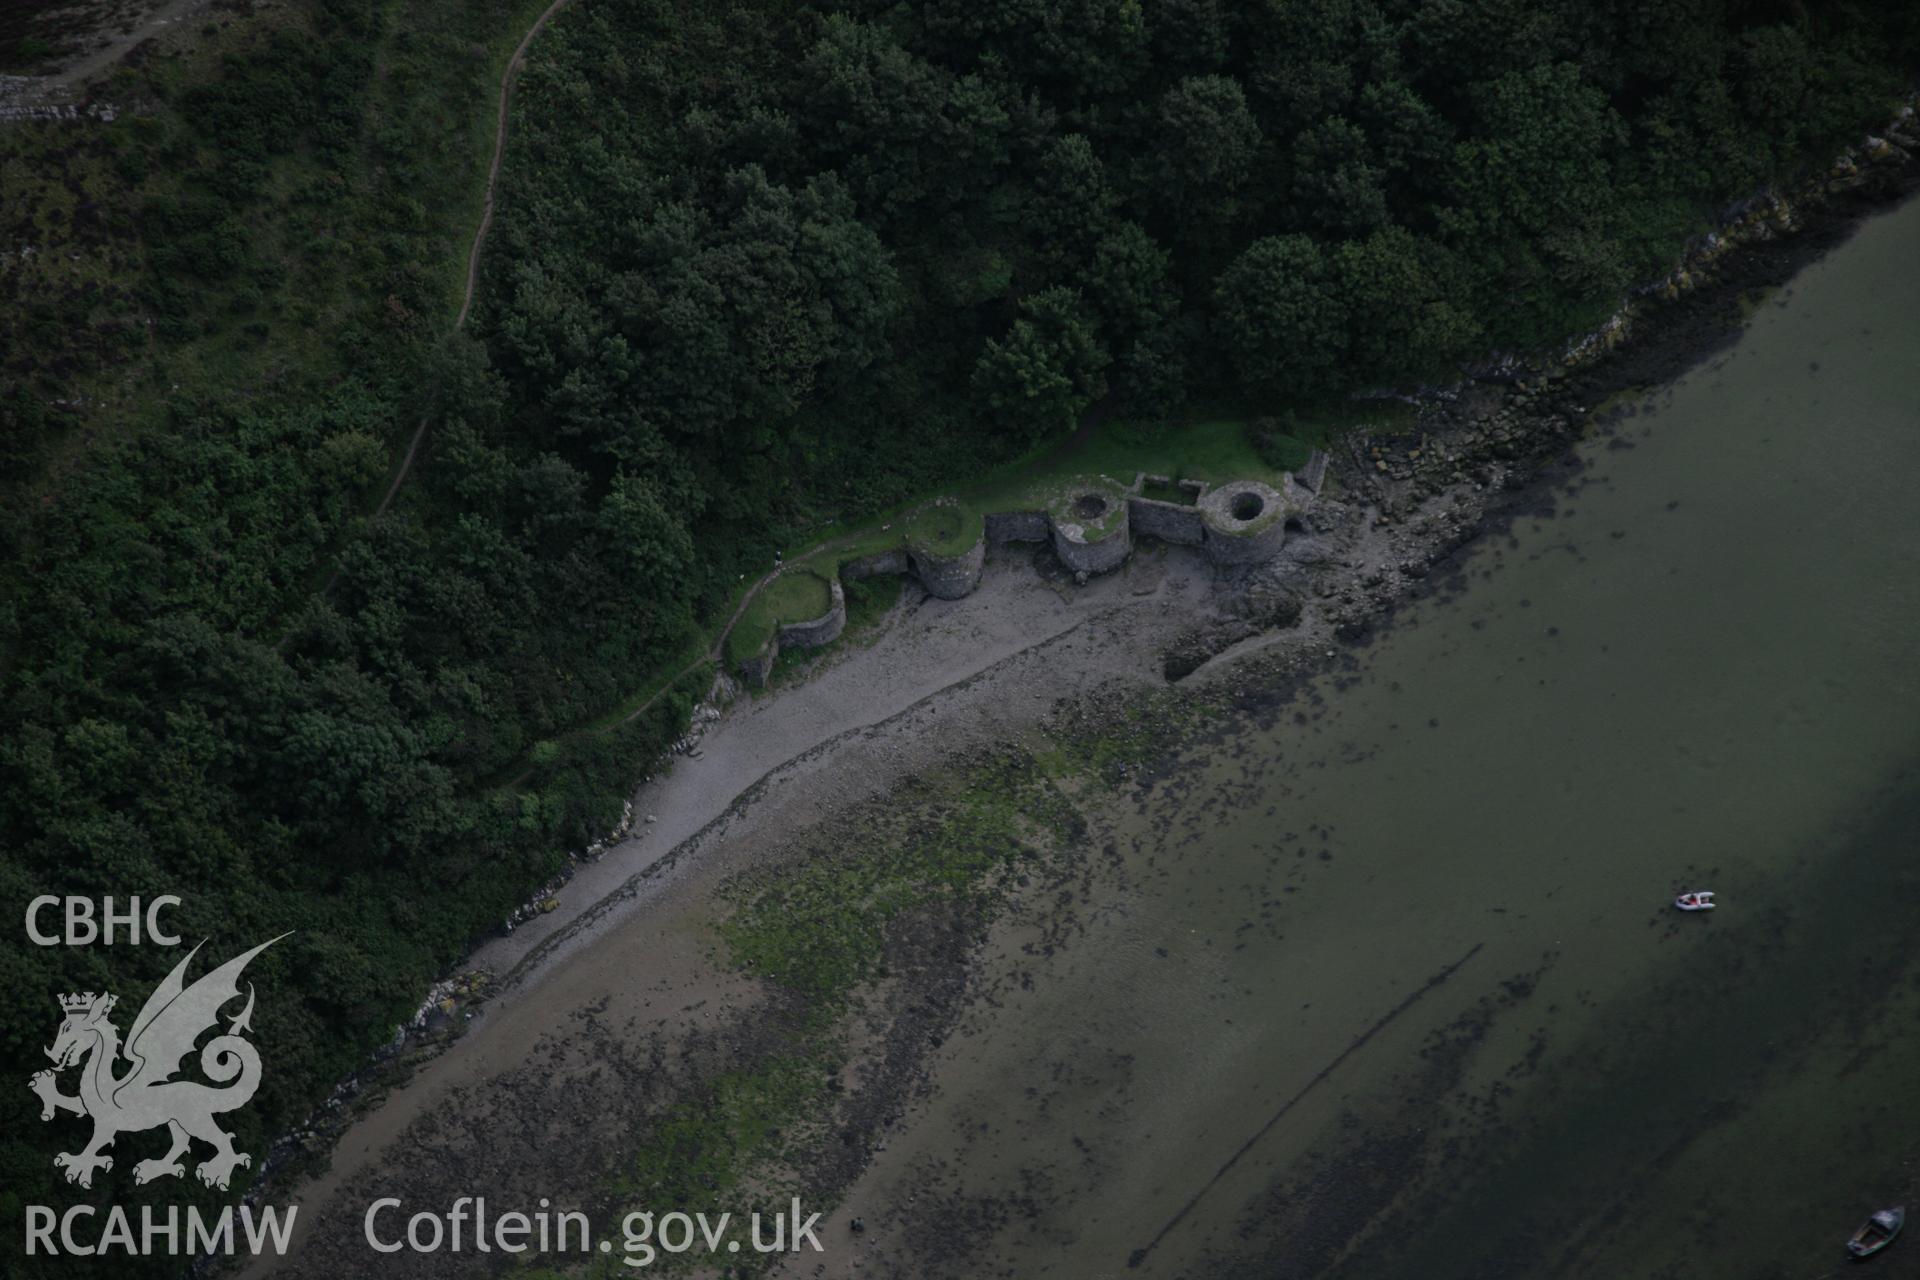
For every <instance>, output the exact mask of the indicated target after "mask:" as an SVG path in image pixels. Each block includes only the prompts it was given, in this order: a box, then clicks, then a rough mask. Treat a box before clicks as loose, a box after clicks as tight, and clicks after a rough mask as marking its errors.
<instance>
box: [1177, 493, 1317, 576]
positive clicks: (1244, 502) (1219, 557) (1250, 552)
mask: <svg viewBox="0 0 1920 1280" xmlns="http://www.w3.org/2000/svg"><path fill="white" fill-rule="evenodd" d="M1197 505H1198V507H1199V510H1200V519H1201V522H1202V523H1204V524H1205V525H1206V529H1207V540H1206V550H1207V559H1209V560H1211V561H1213V562H1214V563H1215V564H1259V563H1260V562H1262V561H1265V560H1271V559H1272V558H1273V557H1274V556H1275V555H1276V554H1278V553H1279V551H1280V544H1281V543H1282V542H1283V541H1285V539H1286V536H1287V517H1288V516H1289V515H1291V514H1292V513H1293V509H1292V507H1290V506H1289V504H1288V503H1287V500H1286V499H1285V498H1283V497H1282V496H1281V495H1280V492H1279V491H1278V490H1277V489H1274V488H1273V487H1272V486H1270V485H1264V484H1261V483H1260V482H1259V481H1258V480H1235V481H1233V482H1232V483H1230V484H1223V485H1221V486H1220V487H1219V488H1218V489H1212V490H1209V491H1208V492H1206V493H1204V494H1201V495H1200V501H1199V503H1198V504H1197Z"/></svg>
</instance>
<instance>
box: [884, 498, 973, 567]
mask: <svg viewBox="0 0 1920 1280" xmlns="http://www.w3.org/2000/svg"><path fill="white" fill-rule="evenodd" d="M980 514H981V513H980V512H979V511H977V510H973V509H970V508H967V507H963V506H961V505H960V504H959V503H958V502H955V501H953V500H951V499H947V498H940V499H936V500H935V501H933V502H929V503H927V504H926V505H925V506H922V507H921V508H919V509H918V510H916V511H914V512H912V513H910V514H909V515H908V516H907V517H906V519H904V520H903V521H901V525H902V527H903V529H904V532H905V536H906V540H907V542H908V544H909V545H912V546H916V547H924V548H925V549H926V550H928V551H930V552H932V553H933V554H935V555H940V556H957V555H964V554H966V552H968V551H969V550H971V549H972V547H973V544H974V543H976V542H978V541H979V540H980V537H981V533H982V525H981V521H980Z"/></svg>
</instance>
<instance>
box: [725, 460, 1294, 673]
mask: <svg viewBox="0 0 1920 1280" xmlns="http://www.w3.org/2000/svg"><path fill="white" fill-rule="evenodd" d="M1143 478H1144V479H1146V480H1153V481H1156V482H1158V483H1162V484H1165V483H1166V481H1165V480H1164V478H1162V477H1158V476H1148V477H1143ZM1179 483H1180V487H1181V488H1183V489H1185V490H1186V491H1187V492H1189V493H1192V494H1194V495H1195V496H1196V498H1197V499H1198V500H1197V501H1196V503H1195V504H1194V505H1193V506H1186V505H1183V504H1181V503H1177V502H1162V501H1160V500H1159V499H1157V498H1144V497H1141V496H1140V495H1139V492H1138V491H1139V489H1140V487H1141V482H1140V481H1138V480H1136V481H1135V483H1134V488H1133V491H1132V492H1130V493H1110V494H1108V495H1107V496H1108V498H1109V500H1110V501H1112V502H1116V503H1118V504H1119V506H1120V509H1119V510H1118V511H1117V512H1113V513H1111V514H1110V515H1109V516H1108V517H1107V519H1109V520H1110V524H1109V527H1107V528H1106V529H1104V530H1102V531H1100V532H1099V533H1097V534H1095V535H1094V536H1092V537H1089V536H1088V535H1087V532H1086V528H1085V526H1084V525H1082V524H1080V523H1078V522H1076V521H1075V520H1073V519H1072V517H1071V515H1070V514H1067V513H1066V512H1065V511H1064V509H1063V511H1062V512H1053V513H1049V512H1045V511H997V512H993V513H991V514H989V515H987V516H986V518H985V520H984V522H983V528H982V531H981V536H980V537H979V538H978V539H977V540H975V542H974V544H973V546H971V547H969V548H968V549H967V550H965V551H963V552H961V553H960V554H959V555H956V556H946V555H941V554H939V553H938V552H934V551H929V550H927V549H926V548H924V547H911V548H898V547H896V548H894V549H892V550H889V551H880V552H875V553H874V554H872V555H866V556H860V557H858V558H856V559H853V560H848V561H847V562H846V563H844V564H842V565H841V566H840V574H839V578H837V579H834V580H831V581H830V582H829V584H828V586H829V589H830V590H831V591H832V604H831V606H830V607H829V608H828V609H827V611H826V612H825V613H823V614H821V615H820V616H819V617H817V618H811V619H809V620H807V621H805V622H794V623H789V624H788V625H786V626H783V627H781V628H779V630H778V631H776V632H775V634H774V636H773V638H772V639H770V640H768V641H767V643H766V645H765V646H764V647H762V649H761V650H760V652H759V653H756V654H754V655H753V656H752V657H751V658H748V659H746V660H745V661H743V662H742V663H740V674H741V676H743V677H744V678H745V679H746V681H747V683H748V684H750V685H753V686H754V687H756V688H759V687H764V686H765V685H766V682H767V679H768V677H769V676H771V675H772V673H773V664H774V662H775V661H776V660H777V659H778V658H779V657H780V650H781V648H782V647H786V648H800V649H805V648H817V647H818V646H820V645H824V644H829V643H831V642H833V641H834V640H836V639H838V638H839V636H840V633H841V632H842V631H844V630H845V629H846V625H847V595H846V591H845V589H844V588H843V587H842V586H841V580H842V579H844V580H845V581H848V582H853V581H856V580H858V579H860V578H870V577H873V576H875V575H877V574H882V573H898V574H907V573H911V574H913V575H914V576H915V577H917V578H918V579H919V580H920V584H921V585H922V586H924V587H925V588H926V589H927V594H928V595H931V596H934V597H936V598H938V599H941V600H958V599H960V598H961V597H963V596H967V595H970V594H972V592H973V590H974V589H975V588H976V587H978V586H979V585H980V573H981V570H982V568H983V566H984V565H985V563H986V557H987V546H988V545H989V544H992V545H994V546H1000V545H1004V544H1005V543H1009V542H1045V541H1051V542H1052V543H1053V551H1054V554H1055V555H1057V556H1059V557H1060V562H1061V563H1062V564H1064V565H1065V566H1066V567H1067V568H1068V569H1071V570H1072V571H1073V572H1074V573H1076V574H1095V573H1106V572H1108V571H1110V570H1113V569H1117V568H1119V567H1120V565H1121V564H1122V563H1124V562H1125V560H1126V558H1127V557H1128V555H1130V554H1132V551H1133V533H1134V531H1135V530H1136V529H1137V530H1138V531H1139V532H1141V533H1143V534H1146V535H1148V536H1150V537H1155V538H1159V539H1161V540H1162V541H1164V542H1171V543H1177V544H1178V545H1180V546H1186V547H1201V548H1203V549H1204V550H1205V552H1206V555H1207V558H1208V559H1210V560H1212V561H1213V562H1214V563H1215V564H1223V565H1225V564H1235V565H1238V564H1254V563H1257V562H1259V561H1263V560H1268V559H1271V558H1272V557H1273V556H1274V555H1275V554H1276V553H1277V552H1278V551H1279V550H1280V545H1281V543H1282V542H1283V541H1284V540H1285V538H1286V522H1287V518H1288V517H1289V516H1291V515H1292V514H1293V513H1294V512H1295V511H1296V510H1298V509H1299V508H1301V507H1303V506H1304V505H1305V504H1306V503H1308V502H1310V501H1311V500H1312V495H1311V494H1309V493H1308V492H1307V491H1306V490H1305V489H1304V488H1301V487H1299V486H1298V485H1296V484H1294V483H1293V479H1292V477H1291V476H1289V477H1288V478H1287V480H1286V481H1285V489H1286V492H1285V494H1284V495H1283V494H1281V493H1280V492H1278V491H1276V490H1274V489H1273V488H1271V487H1269V486H1267V485H1264V484H1261V483H1260V482H1259V481H1257V480H1236V481H1234V482H1232V483H1231V484H1225V485H1222V486H1220V487H1219V488H1218V489H1208V488H1207V486H1205V485H1204V484H1200V483H1197V482H1194V481H1181V482H1179ZM1245 493H1255V494H1258V495H1259V497H1260V502H1261V510H1260V513H1259V514H1258V515H1256V516H1255V517H1254V518H1253V519H1251V520H1241V519H1239V518H1238V517H1236V516H1235V515H1234V514H1233V502H1234V499H1235V498H1236V497H1238V496H1239V495H1241V494H1245Z"/></svg>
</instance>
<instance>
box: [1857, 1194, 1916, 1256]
mask: <svg viewBox="0 0 1920 1280" xmlns="http://www.w3.org/2000/svg"><path fill="white" fill-rule="evenodd" d="M1905 1225H1907V1207H1906V1206H1905V1205H1899V1204H1897V1205H1895V1206H1893V1208H1891V1209H1882V1210H1881V1211H1880V1212H1878V1213H1876V1214H1874V1215H1873V1216H1872V1217H1871V1218H1868V1219H1867V1220H1866V1221H1865V1222H1863V1223H1861V1224H1860V1229H1859V1230H1858V1231H1856V1232H1854V1233H1853V1239H1851V1240H1849V1241H1847V1252H1848V1253H1850V1254H1852V1255H1853V1256H1854V1257H1856V1258H1871V1257H1872V1256H1873V1255H1874V1254H1876V1253H1878V1252H1880V1251H1881V1250H1882V1249H1884V1248H1886V1247H1887V1246H1888V1245H1890V1244H1892V1243H1893V1238H1894V1237H1895V1236H1897V1235H1899V1234H1900V1228H1901V1227H1904V1226H1905Z"/></svg>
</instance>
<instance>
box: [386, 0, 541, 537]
mask: <svg viewBox="0 0 1920 1280" xmlns="http://www.w3.org/2000/svg"><path fill="white" fill-rule="evenodd" d="M570 2H571V0H553V3H552V4H550V5H548V6H547V7H546V10H545V11H544V12H543V13H541V15H540V16H539V17H538V18H535V19H534V20H533V25H532V26H531V27H528V28H527V34H526V35H524V36H522V37H520V44H519V45H518V47H516V48H515V49H514V51H513V56H512V57H511V58H508V59H507V67H506V70H505V71H503V72H501V74H500V108H499V111H498V113H497V115H496V116H495V119H494V126H493V160H492V162H491V163H489V164H488V165H487V188H486V192H485V194H484V195H483V196H482V198H481V204H480V225H479V227H478V228H476V229H475V230H474V233H473V247H472V248H470V249H469V250H468V251H467V283H466V288H465V289H463V290H462V291H461V294H460V314H459V315H457V316H455V317H454V320H453V327H454V330H455V331H456V332H458V331H459V330H461V329H464V328H466V327H467V313H468V312H470V311H472V310H473V291H474V289H475V287H477V286H478V285H479V283H480V251H481V250H482V249H483V248H484V247H485V246H486V243H487V233H488V232H489V231H491V230H493V196H494V191H495V189H496V188H498V187H499V185H500V162H501V160H502V159H503V158H505V156H506V154H507V110H508V108H509V107H511V106H512V104H513V82H514V81H515V80H517V79H518V78H519V76H520V67H521V65H522V64H523V63H525V62H526V60H527V48H528V46H530V45H531V44H532V43H533V38H534V37H535V36H537V35H539V34H540V32H541V31H542V30H544V29H545V28H546V25H547V23H548V22H549V21H551V20H552V18H553V15H554V14H556V13H559V12H560V10H562V9H564V8H566V6H567V5H568V4H569V3H570ZM428 422H429V415H427V414H425V413H423V414H421V415H420V425H419V426H417V427H415V428H414V429H413V438H412V439H411V440H409V441H407V452H406V455H405V456H404V457H402V458H401V459H400V469H399V470H398V471H396V472H395V473H394V476H393V483H392V484H390V485H388V486H387V492H386V495H385V496H384V497H382V498H381V499H380V505H379V506H378V507H375V508H374V511H373V518H374V519H375V520H378V519H379V518H380V517H381V516H384V515H385V514H387V508H389V507H391V506H392V505H393V500H394V497H395V496H396V495H398V494H399V492H400V486H401V485H402V484H405V483H406V479H407V475H408V474H409V473H410V472H411V471H412V470H413V460H414V459H415V458H417V457H419V456H420V444H421V442H422V441H423V440H425V439H426V438H427V424H428Z"/></svg>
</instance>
